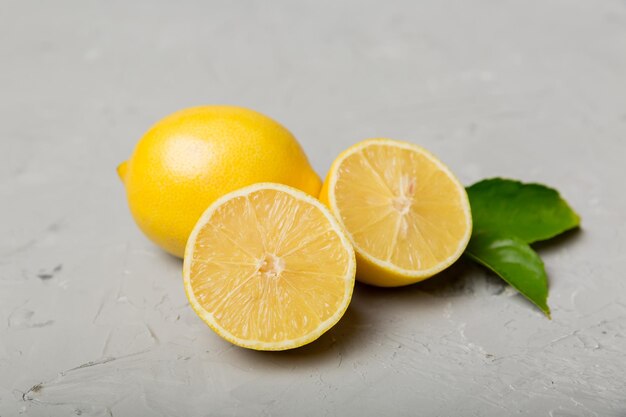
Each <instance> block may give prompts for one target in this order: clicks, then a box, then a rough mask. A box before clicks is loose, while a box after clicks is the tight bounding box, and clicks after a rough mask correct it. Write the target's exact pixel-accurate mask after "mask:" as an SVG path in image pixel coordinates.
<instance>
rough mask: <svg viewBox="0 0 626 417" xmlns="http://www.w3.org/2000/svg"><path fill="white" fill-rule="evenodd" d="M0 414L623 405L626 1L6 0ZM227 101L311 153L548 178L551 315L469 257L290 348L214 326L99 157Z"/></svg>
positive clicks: (537, 410) (475, 412) (533, 410)
mask: <svg viewBox="0 0 626 417" xmlns="http://www.w3.org/2000/svg"><path fill="white" fill-rule="evenodd" d="M0 35H1V36H0V59H1V65H0V416H2V417H7V416H15V415H19V414H23V415H28V416H71V415H82V416H149V415H154V416H247V415H256V416H294V415H299V416H324V415H326V416H335V415H336V416H381V415H389V416H416V415H420V416H518V415H520V416H552V417H565V416H602V417H605V416H615V417H624V416H626V280H625V279H624V276H625V275H624V271H626V220H625V218H626V217H625V216H626V197H625V191H626V189H625V187H624V178H625V177H626V168H625V167H624V157H625V156H626V2H624V1H623V0H606V1H584V0H572V1H562V0H529V1H512V0H503V1H494V0H474V1H452V0H424V1H401V2H374V1H356V0H350V1H345V2H339V1H316V2H293V1H287V0H284V1H274V2H261V1H258V2H227V1H224V2H212V1H196V2H165V1H160V2H148V1H144V2H126V1H107V2H104V1H102V2H95V1H74V2H64V1H57V2H44V1H18V0H3V1H1V2H0ZM204 103H230V104H238V105H243V106H248V107H251V108H254V109H257V110H259V111H261V112H264V113H266V114H268V115H270V116H272V117H274V118H276V119H277V120H279V121H280V122H282V123H283V124H285V125H286V126H287V127H288V128H290V129H291V130H292V131H293V132H294V133H295V134H296V136H297V137H298V138H299V140H300V141H301V143H302V144H303V146H304V148H305V149H306V151H307V152H308V154H309V155H310V158H311V161H312V163H313V165H314V167H315V169H316V170H317V171H318V172H319V173H320V174H322V175H323V174H324V173H325V171H326V170H327V169H328V167H329V166H330V163H331V161H332V159H333V157H334V156H335V155H336V154H337V153H338V152H339V151H340V150H342V149H344V148H345V147H347V146H349V145H350V144H352V143H354V142H356V141H357V140H360V139H364V138H366V137H372V136H389V137H393V138H398V139H405V140H409V141H412V142H415V143H419V144H421V145H423V146H424V147H426V148H428V149H430V150H432V151H433V152H435V153H436V154H438V155H439V156H440V157H441V158H442V159H443V160H444V161H445V162H446V163H447V164H448V165H449V166H450V167H451V168H452V169H453V170H454V171H455V172H456V173H457V174H458V175H459V177H460V178H461V179H462V181H463V182H464V183H466V184H470V183H472V182H474V181H476V180H478V179H480V178H483V177H489V176H496V175H502V176H508V177H513V178H520V179H524V180H527V181H540V182H544V183H547V184H550V185H552V186H554V187H556V188H558V189H559V190H561V191H562V193H563V194H564V196H565V197H566V198H567V199H568V200H569V201H570V202H571V204H572V205H573V206H574V207H575V208H576V209H577V211H578V212H579V213H580V214H581V216H582V218H583V230H582V231H581V232H579V233H574V234H570V235H569V236H567V237H565V238H563V239H559V241H558V242H556V243H554V244H547V245H542V246H541V247H540V249H539V250H540V253H541V255H542V256H543V257H544V259H545V262H546V265H547V269H548V272H549V275H550V287H551V289H550V291H551V293H550V300H549V302H550V305H551V307H552V310H553V320H552V321H550V320H547V319H546V318H545V317H543V316H542V315H541V314H540V313H539V311H538V310H537V309H535V308H533V307H532V306H531V305H530V304H529V303H528V302H526V301H524V299H523V298H521V297H520V296H519V295H517V294H516V293H515V292H514V291H512V290H510V289H509V288H507V287H506V286H505V285H504V284H503V283H502V282H500V281H499V280H498V279H496V278H494V277H492V276H491V275H489V274H487V273H486V272H484V271H483V270H481V269H478V268H475V267H472V266H469V265H458V266H455V267H454V268H453V269H452V270H450V271H449V272H447V273H445V274H444V275H443V276H440V277H437V278H434V279H432V280H430V281H427V282H425V283H423V284H419V285H415V286H412V287H408V288H404V289H399V290H377V289H372V288H367V287H364V286H358V287H357V288H356V293H355V296H354V299H353V303H352V305H351V307H350V309H349V311H348V313H347V315H346V316H345V318H344V319H343V320H342V321H341V322H340V323H339V324H338V325H337V326H336V327H335V328H334V329H332V330H331V331H330V332H329V333H327V334H326V335H325V336H323V337H322V338H321V339H320V340H319V341H317V342H316V343H314V344H312V345H309V346H307V347H305V348H302V349H299V350H295V351H290V352H284V353H259V352H252V351H247V350H243V349H240V348H236V347H233V346H231V345H229V344H228V343H226V342H224V341H222V340H221V339H219V338H218V337H217V336H216V335H215V334H213V333H212V332H211V331H210V330H209V329H208V328H207V327H206V326H205V325H204V324H203V323H202V322H201V321H200V319H198V318H197V317H196V315H195V314H194V313H193V312H192V311H191V309H190V308H189V307H188V305H187V302H186V299H185V296H184V294H183V288H182V283H181V277H180V271H181V262H180V261H179V260H176V259H174V258H172V257H169V256H167V255H165V254H164V253H162V252H161V251H159V250H158V249H157V248H156V247H154V246H153V245H152V244H151V243H150V242H148V241H147V240H146V239H145V238H144V237H143V236H142V235H141V234H140V232H139V231H138V229H137V228H136V227H135V225H134V223H133V221H132V219H131V217H130V214H129V212H128V209H127V206H126V202H125V197H124V192H123V188H122V186H121V184H120V183H119V181H118V178H117V176H116V174H115V167H116V165H117V163H118V162H120V161H122V160H123V159H125V158H126V157H127V156H128V155H129V154H130V152H131V150H132V148H133V146H134V143H135V142H136V141H137V139H138V138H139V137H140V136H141V135H142V133H143V132H144V131H145V130H146V129H147V128H148V126H150V125H151V124H152V123H153V122H155V121H156V120H158V119H159V118H161V117H162V116H164V115H166V114H168V113H170V112H172V111H174V110H177V109H179V108H182V107H187V106H191V105H196V104H204Z"/></svg>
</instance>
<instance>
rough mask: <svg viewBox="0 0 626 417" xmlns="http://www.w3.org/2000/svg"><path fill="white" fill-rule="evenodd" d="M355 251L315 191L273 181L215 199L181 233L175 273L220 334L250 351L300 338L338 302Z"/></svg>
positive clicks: (314, 334) (346, 290) (311, 336)
mask: <svg viewBox="0 0 626 417" xmlns="http://www.w3.org/2000/svg"><path fill="white" fill-rule="evenodd" d="M355 271H356V260H355V254H354V250H353V248H352V245H351V244H350V242H349V241H348V239H347V238H346V236H345V234H344V233H343V230H342V228H341V226H340V225H339V223H338V222H337V221H336V219H335V218H334V217H333V216H332V214H331V213H330V212H329V211H328V209H327V208H326V207H324V206H323V205H322V204H321V203H320V202H319V201H318V200H316V199H314V198H312V197H311V196H309V195H307V194H305V193H304V192H302V191H299V190H297V189H294V188H291V187H288V186H285V185H280V184H274V183H262V184H255V185H252V186H249V187H245V188H242V189H240V190H238V191H234V192H232V193H229V194H227V195H225V196H223V197H221V198H219V199H218V200H217V201H215V202H214V203H213V204H212V205H211V206H210V207H209V208H208V209H207V210H206V211H205V212H204V214H203V215H202V216H201V217H200V219H199V221H198V223H197V224H196V225H195V227H194V229H193V231H192V233H191V236H190V237H189V240H188V242H187V246H186V250H185V258H184V264H183V278H184V286H185V291H186V294H187V298H188V299H189V302H190V304H191V306H192V308H193V309H194V310H195V312H196V313H197V314H198V316H200V318H201V319H202V320H204V321H205V322H206V323H207V324H208V325H209V326H210V327H211V328H212V329H213V330H214V331H215V332H216V333H217V334H219V335H220V336H221V337H223V338H224V339H226V340H228V341H229V342H231V343H233V344H235V345H238V346H242V347H245V348H250V349H256V350H285V349H291V348H295V347H298V346H302V345H305V344H307V343H309V342H312V341H313V340H315V339H317V338H318V337H319V336H321V335H322V334H323V333H324V332H326V331H327V330H328V329H330V328H331V327H332V326H333V325H334V324H335V323H337V321H339V319H340V318H341V317H342V315H343V314H344V312H345V311H346V309H347V307H348V304H349V303H350V299H351V297H352V291H353V288H354V280H355Z"/></svg>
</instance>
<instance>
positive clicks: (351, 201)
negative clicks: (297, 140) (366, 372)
mask: <svg viewBox="0 0 626 417" xmlns="http://www.w3.org/2000/svg"><path fill="white" fill-rule="evenodd" d="M320 200H322V201H323V202H324V203H325V204H326V205H327V206H328V207H329V208H330V211H331V212H332V213H333V214H334V215H335V216H336V217H337V219H339V221H340V223H341V224H342V225H343V226H344V228H345V230H346V232H347V233H346V234H347V236H348V239H349V240H350V241H351V242H352V244H353V245H354V249H355V251H356V257H357V279H358V280H359V281H362V282H365V283H368V284H372V285H378V286H383V287H395V286H401V285H407V284H412V283H415V282H418V281H421V280H424V279H426V278H429V277H431V276H433V275H435V274H436V273H438V272H440V271H442V270H444V269H445V268H447V267H448V266H450V265H451V264H452V263H454V262H455V261H456V260H457V259H458V258H459V257H460V256H461V254H462V253H463V251H464V250H465V247H466V246H467V243H468V242H469V238H470V235H471V232H472V216H471V211H470V205H469V200H468V198H467V193H466V191H465V188H464V187H463V186H462V185H461V183H460V182H459V181H458V180H457V179H456V178H455V176H454V175H453V174H452V173H451V172H450V170H449V169H448V168H447V167H446V166H445V165H444V164H443V163H441V162H440V161H439V160H438V159H437V158H436V157H435V156H433V155H432V154H431V153H429V152H428V151H426V150H425V149H423V148H421V147H419V146H416V145H413V144H411V143H406V142H400V141H395V140H390V139H369V140H365V141H363V142H360V143H358V144H356V145H354V146H352V147H350V148H349V149H347V150H346V151H344V152H343V153H342V154H341V155H339V157H337V159H336V160H335V161H334V162H333V165H332V167H331V168H330V171H329V173H328V176H327V178H326V181H325V182H324V185H323V186H322V191H321V194H320Z"/></svg>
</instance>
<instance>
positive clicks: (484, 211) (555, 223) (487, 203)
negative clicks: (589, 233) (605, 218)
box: [467, 178, 580, 243]
mask: <svg viewBox="0 0 626 417" xmlns="http://www.w3.org/2000/svg"><path fill="white" fill-rule="evenodd" d="M467 194H468V196H469V199H470V205H471V206H472V218H473V221H474V230H475V231H476V232H482V231H488V232H491V233H495V234H497V235H500V236H514V237H517V238H519V239H521V240H523V241H524V242H526V243H533V242H537V241H540V240H545V239H550V238H552V237H554V236H556V235H559V234H561V233H563V232H565V231H566V230H569V229H573V228H575V227H577V226H578V225H580V217H578V215H577V214H576V213H575V212H574V210H572V209H571V207H570V206H569V205H568V204H567V202H566V201H565V200H563V199H562V198H561V196H560V195H559V193H558V192H557V191H556V190H554V189H552V188H549V187H546V186H545V185H541V184H524V183H521V182H519V181H514V180H508V179H502V178H491V179H486V180H483V181H480V182H477V183H476V184H474V185H472V186H470V187H468V188H467Z"/></svg>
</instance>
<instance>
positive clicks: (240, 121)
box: [118, 106, 321, 257]
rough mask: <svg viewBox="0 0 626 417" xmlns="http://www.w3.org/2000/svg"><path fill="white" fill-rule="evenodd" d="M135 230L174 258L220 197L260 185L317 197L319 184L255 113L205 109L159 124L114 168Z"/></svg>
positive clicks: (280, 132) (277, 131) (296, 149)
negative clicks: (276, 185) (274, 184)
mask: <svg viewBox="0 0 626 417" xmlns="http://www.w3.org/2000/svg"><path fill="white" fill-rule="evenodd" d="M118 173H119V175H120V177H121V179H122V181H123V182H124V185H125V187H126V193H127V198H128V204H129V206H130V211H131V213H132V215H133V218H134V219H135V221H136V223H137V224H138V225H139V228H140V229H141V230H142V231H143V232H144V233H145V234H146V235H147V236H148V237H149V238H150V239H151V240H152V241H154V242H155V243H156V244H157V245H159V246H160V247H162V248H163V249H165V250H166V251H168V252H170V253H172V254H173V255H176V256H178V257H182V256H183V252H184V250H185V243H186V242H187V238H188V237H189V234H190V233H191V230H192V229H193V226H194V224H195V223H196V221H197V220H198V218H199V217H200V215H201V214H202V212H203V211H204V210H205V209H206V208H207V207H208V206H209V205H210V204H211V203H212V202H213V201H215V200H216V199H217V198H218V197H221V196H222V195H224V194H226V193H228V192H230V191H233V190H236V189H238V188H241V187H244V186H246V185H250V184H254V183H258V182H268V181H269V182H277V183H282V184H286V185H290V186H293V187H296V188H298V189H301V190H303V191H304V192H306V193H309V194H311V195H313V196H317V195H318V193H319V189H320V186H321V181H320V179H319V177H318V176H317V174H316V173H315V171H314V170H313V168H311V165H310V164H309V161H308V160H307V157H306V155H305V154H304V152H303V150H302V148H301V147H300V145H299V144H298V142H297V141H296V139H295V138H294V137H293V135H292V134H291V133H289V131H288V130H287V129H285V128H284V127H283V126H281V125H280V124H278V123H277V122H275V121H274V120H272V119H270V118H269V117H267V116H264V115H262V114H260V113H257V112H255V111H252V110H248V109H244V108H241V107H233V106H202V107H194V108H189V109H185V110H181V111H178V112H176V113H174V114H172V115H170V116H167V117H166V118H164V119H163V120H161V121H159V122H158V123H156V124H155V125H154V126H153V127H152V128H151V129H150V130H149V131H148V132H147V133H146V134H145V135H144V136H143V137H142V138H141V140H140V141H139V143H138V144H137V146H136V147H135V150H134V152H133V154H132V156H131V157H130V159H129V160H128V161H126V162H124V163H122V164H121V165H120V166H119V167H118Z"/></svg>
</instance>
